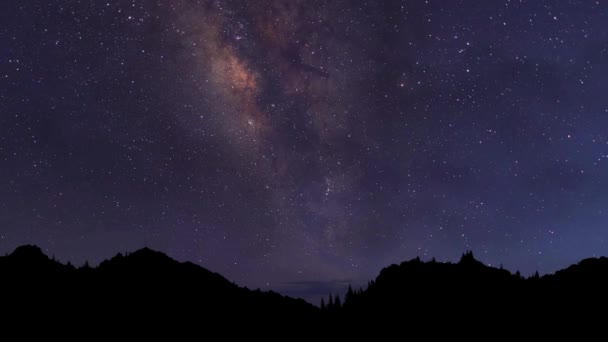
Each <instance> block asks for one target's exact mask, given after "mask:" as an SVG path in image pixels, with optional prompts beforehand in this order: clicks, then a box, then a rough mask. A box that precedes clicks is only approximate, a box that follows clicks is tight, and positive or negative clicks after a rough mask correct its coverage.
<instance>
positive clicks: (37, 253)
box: [10, 245, 47, 259]
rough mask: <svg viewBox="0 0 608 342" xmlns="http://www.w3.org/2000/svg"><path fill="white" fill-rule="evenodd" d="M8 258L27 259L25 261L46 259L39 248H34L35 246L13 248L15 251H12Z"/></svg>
mask: <svg viewBox="0 0 608 342" xmlns="http://www.w3.org/2000/svg"><path fill="white" fill-rule="evenodd" d="M10 256H11V257H15V258H27V259H40V258H45V259H47V256H46V255H45V254H44V253H43V252H42V249H40V247H38V246H35V245H23V246H19V247H17V248H15V250H14V251H13V253H11V255H10Z"/></svg>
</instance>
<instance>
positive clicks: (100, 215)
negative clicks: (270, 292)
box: [0, 0, 608, 299]
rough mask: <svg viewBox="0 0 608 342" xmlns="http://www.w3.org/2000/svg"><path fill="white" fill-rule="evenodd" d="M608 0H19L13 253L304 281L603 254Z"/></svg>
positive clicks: (4, 34) (12, 113)
mask: <svg viewBox="0 0 608 342" xmlns="http://www.w3.org/2000/svg"><path fill="white" fill-rule="evenodd" d="M607 22H608V2H606V1H597V2H596V1H539V0H535V1H401V2H399V1H369V2H363V1H309V0H306V1H304V0H302V1H299V0H295V1H278V0H275V1H271V0H269V1H251V2H245V1H219V0H218V1H203V0H201V1H193V0H187V1H186V0H175V1H168V0H167V1H147V0H145V1H138V0H131V1H123V0H119V1H67V0H64V1H51V2H45V1H31V0H24V1H3V2H2V3H1V4H0V179H1V180H2V181H1V182H0V235H1V236H0V252H10V251H12V249H14V248H15V247H16V246H18V245H21V244H24V243H35V244H38V245H40V246H41V247H42V248H43V249H44V250H45V251H47V253H49V254H54V255H55V256H56V257H58V258H59V259H61V260H64V261H65V260H71V261H72V262H73V263H76V264H81V263H83V262H84V261H85V260H89V261H91V262H93V263H96V262H99V261H100V260H102V259H104V258H107V257H110V256H112V255H114V254H115V253H118V252H124V251H132V250H134V249H136V248H139V247H142V246H150V247H152V248H155V249H159V250H162V251H164V252H167V253H168V254H169V255H171V256H173V257H175V258H177V259H180V260H190V261H194V262H197V263H199V264H200V265H202V266H204V267H206V268H209V269H211V270H213V271H217V272H219V273H222V274H223V275H225V276H226V277H227V278H229V279H231V280H233V281H236V282H237V283H239V284H242V285H247V286H250V287H262V288H270V289H275V290H279V291H282V292H284V293H289V294H296V295H301V296H304V297H306V298H309V299H313V298H317V297H318V296H319V295H320V294H327V292H329V291H331V290H332V289H335V288H341V287H343V286H344V284H346V283H349V282H353V283H355V284H361V283H365V282H367V280H369V279H371V278H373V277H374V276H375V275H376V274H377V272H378V271H379V270H380V269H381V268H382V267H384V266H387V265H388V264H390V263H393V262H399V261H402V260H405V259H410V258H412V257H415V256H417V255H420V256H421V257H423V258H427V259H428V258H431V257H433V256H434V257H436V258H437V259H438V260H456V259H457V258H458V257H459V255H460V254H461V253H462V252H463V251H465V250H468V249H471V250H473V251H474V252H475V254H476V256H477V257H478V258H479V259H481V260H482V261H483V262H485V263H489V264H492V265H499V264H503V265H504V266H505V267H506V268H509V269H511V270H515V269H519V270H521V271H522V272H523V273H524V274H530V273H532V272H534V271H535V270H537V269H538V270H539V271H541V272H552V271H554V270H556V269H557V268H561V267H564V266H567V265H568V264H570V263H573V262H576V261H578V260H579V259H581V258H584V257H590V256H594V255H606V254H608V248H607V246H606V243H605V240H606V238H608V229H607V226H606V223H607V221H608V220H607V215H608V208H607V204H608V191H607V189H608V97H606V95H605V94H606V90H607V89H608V26H606V23H607Z"/></svg>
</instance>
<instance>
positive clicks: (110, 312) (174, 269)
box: [0, 246, 319, 337]
mask: <svg viewBox="0 0 608 342" xmlns="http://www.w3.org/2000/svg"><path fill="white" fill-rule="evenodd" d="M0 279H2V282H1V283H0V284H1V285H0V288H1V289H2V293H4V294H7V293H8V294H10V295H9V296H5V300H4V301H3V305H2V309H3V311H4V312H5V313H6V312H7V311H9V312H12V313H13V314H14V315H15V316H17V317H27V319H28V320H31V321H32V322H38V321H48V320H54V319H58V318H59V317H60V318H61V322H62V324H65V323H70V324H74V323H75V322H79V323H80V324H82V325H84V326H87V325H90V326H95V329H98V328H99V324H100V322H105V324H103V325H104V326H105V328H106V329H108V328H110V327H111V329H113V330H114V329H116V330H123V329H128V330H130V331H133V330H137V329H143V330H142V331H146V332H154V331H156V330H159V331H165V332H166V330H167V329H175V328H178V327H181V330H182V332H183V331H189V330H191V329H192V330H194V329H196V330H197V331H199V329H203V328H204V329H205V331H206V332H209V331H217V330H219V329H223V328H222V327H223V326H224V325H225V324H224V323H225V322H231V323H232V324H235V325H237V326H241V327H244V326H249V327H256V328H258V329H261V330H263V329H264V327H266V326H267V325H268V324H269V322H275V323H278V322H280V323H281V324H284V325H286V326H295V325H296V324H301V322H314V321H315V319H317V317H318V311H319V309H318V308H317V307H315V306H313V305H311V304H309V303H307V302H305V301H304V300H301V299H293V298H289V297H285V296H282V295H280V294H278V293H275V292H262V291H259V290H255V291H253V290H249V289H247V288H244V287H239V286H237V285H235V284H234V283H232V282H230V281H228V280H227V279H225V278H224V277H222V276H221V275H219V274H217V273H213V272H210V271H208V270H206V269H204V268H203V267H200V266H198V265H195V264H193V263H190V262H185V263H181V262H178V261H175V260H173V259H171V258H169V257H168V256H166V255H165V254H163V253H160V252H156V251H152V250H150V249H148V248H144V249H141V250H138V251H136V252H133V253H130V254H128V255H122V254H118V255H117V256H115V257H113V258H111V259H109V260H106V261H103V262H102V263H101V264H99V266H98V267H95V268H92V267H90V266H88V265H85V266H83V267H80V268H76V267H74V266H72V265H69V264H68V265H64V264H61V263H59V262H57V261H55V260H52V259H51V258H49V257H47V256H46V255H45V254H44V253H43V252H42V251H41V250H40V248H38V247H35V246H22V247H19V248H17V249H16V250H15V251H14V252H13V253H11V254H10V255H7V256H5V257H0ZM53 312H60V314H59V313H58V314H57V315H55V316H53V315H52V313H53ZM220 324H221V325H220ZM199 332H200V331H199ZM240 333H242V331H239V330H238V329H232V330H230V329H229V330H226V331H225V332H224V336H225V337H230V336H231V334H235V335H234V336H239V334H240Z"/></svg>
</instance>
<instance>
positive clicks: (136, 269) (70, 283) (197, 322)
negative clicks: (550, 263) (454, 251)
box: [0, 246, 608, 339]
mask: <svg viewBox="0 0 608 342" xmlns="http://www.w3.org/2000/svg"><path fill="white" fill-rule="evenodd" d="M0 279H1V283H0V284H1V285H0V286H1V290H2V297H3V302H2V310H3V311H2V312H3V315H4V316H10V317H11V318H13V319H15V318H16V319H17V320H19V321H20V322H21V323H24V322H26V323H28V324H30V326H31V327H36V326H37V325H38V324H40V322H44V323H47V324H48V323H52V324H53V325H54V327H55V328H59V329H61V328H62V327H63V328H65V329H66V330H67V329H73V328H74V327H78V328H83V329H89V330H90V329H96V330H100V331H103V332H106V333H107V332H108V331H114V330H116V331H123V330H125V329H127V330H129V331H131V332H137V331H141V332H142V333H145V334H154V333H155V332H157V331H158V332H164V333H167V332H170V331H175V332H176V333H184V332H188V333H190V332H196V333H197V334H198V335H197V336H201V337H202V336H207V337H209V336H214V337H217V336H218V335H216V334H217V333H220V334H222V335H220V336H222V337H223V338H226V339H230V338H234V337H244V336H249V337H253V336H255V337H256V338H257V337H259V336H274V337H276V336H277V335H279V336H283V337H284V338H287V339H298V338H304V337H308V338H311V337H315V336H317V337H318V338H319V339H323V335H319V334H323V333H325V334H328V332H331V334H333V335H337V336H339V335H342V336H357V334H360V333H366V334H370V333H373V334H376V335H378V334H390V335H391V336H394V334H400V335H399V336H402V335H403V334H410V335H413V334H416V335H417V336H418V335H419V334H424V335H425V336H439V335H445V336H467V335H484V334H486V331H493V332H496V331H502V332H505V333H506V332H514V331H518V332H522V333H524V332H527V331H535V332H543V331H552V332H554V333H555V332H556V331H560V330H561V329H573V328H580V329H584V330H585V331H597V332H601V331H602V329H603V324H604V323H603V322H602V318H603V317H605V315H606V311H607V310H608V306H607V304H608V296H607V294H606V293H607V292H608V259H606V258H599V259H586V260H583V261H581V262H580V263H579V264H577V265H573V266H570V267H568V268H566V269H564V270H561V271H558V272H556V273H555V274H552V275H546V276H543V277H539V276H538V275H536V276H533V277H530V278H523V277H521V276H520V275H519V274H518V273H517V274H511V273H510V272H509V271H507V270H503V269H497V268H492V267H488V266H485V265H483V264H482V263H480V262H479V261H477V260H475V258H474V257H473V255H472V254H471V253H466V254H464V255H463V256H462V258H461V260H460V261H459V262H458V263H456V264H453V263H439V262H434V261H431V262H422V261H420V260H419V259H414V260H411V261H408V262H404V263H402V264H400V265H391V266H389V267H387V268H385V269H383V270H382V271H381V272H380V274H379V276H378V277H377V278H376V279H375V280H374V281H371V282H370V283H369V286H368V287H367V288H366V289H359V290H352V289H349V290H348V293H347V294H346V296H345V297H344V301H343V302H342V303H340V304H338V303H336V301H335V299H332V300H331V302H327V303H326V304H327V305H324V306H323V308H322V309H320V308H318V307H316V306H313V305H311V304H309V303H307V302H305V301H303V300H298V299H293V298H289V297H284V296H281V295H279V294H277V293H273V292H262V291H252V290H249V289H246V288H242V287H239V286H237V285H235V284H234V283H232V282H230V281H228V280H227V279H225V278H224V277H222V276H221V275H219V274H217V273H213V272H210V271H208V270H206V269H204V268H202V267H200V266H197V265H195V264H192V263H180V262H177V261H175V260H173V259H171V258H169V257H168V256H166V255H164V254H163V253H160V252H155V251H152V250H150V249H142V250H139V251H136V252H134V253H131V254H128V255H124V256H123V255H120V254H119V255H117V256H116V257H114V258H112V259H110V260H107V261H104V262H102V263H101V264H100V265H99V266H98V267H95V268H91V267H89V266H87V265H85V266H83V267H80V268H75V267H73V266H71V265H64V264H61V263H59V262H57V261H54V260H52V259H50V258H49V257H47V256H46V255H44V254H43V253H42V251H41V250H40V249H39V248H38V247H35V246H22V247H19V248H17V249H16V250H15V251H14V252H13V253H12V254H10V255H7V256H5V257H0ZM4 322H5V323H6V322H7V321H6V320H5V321H4ZM60 324H62V325H60ZM210 334H213V335H210ZM361 336H362V335H361ZM485 336H489V335H485ZM399 339H401V338H399Z"/></svg>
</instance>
